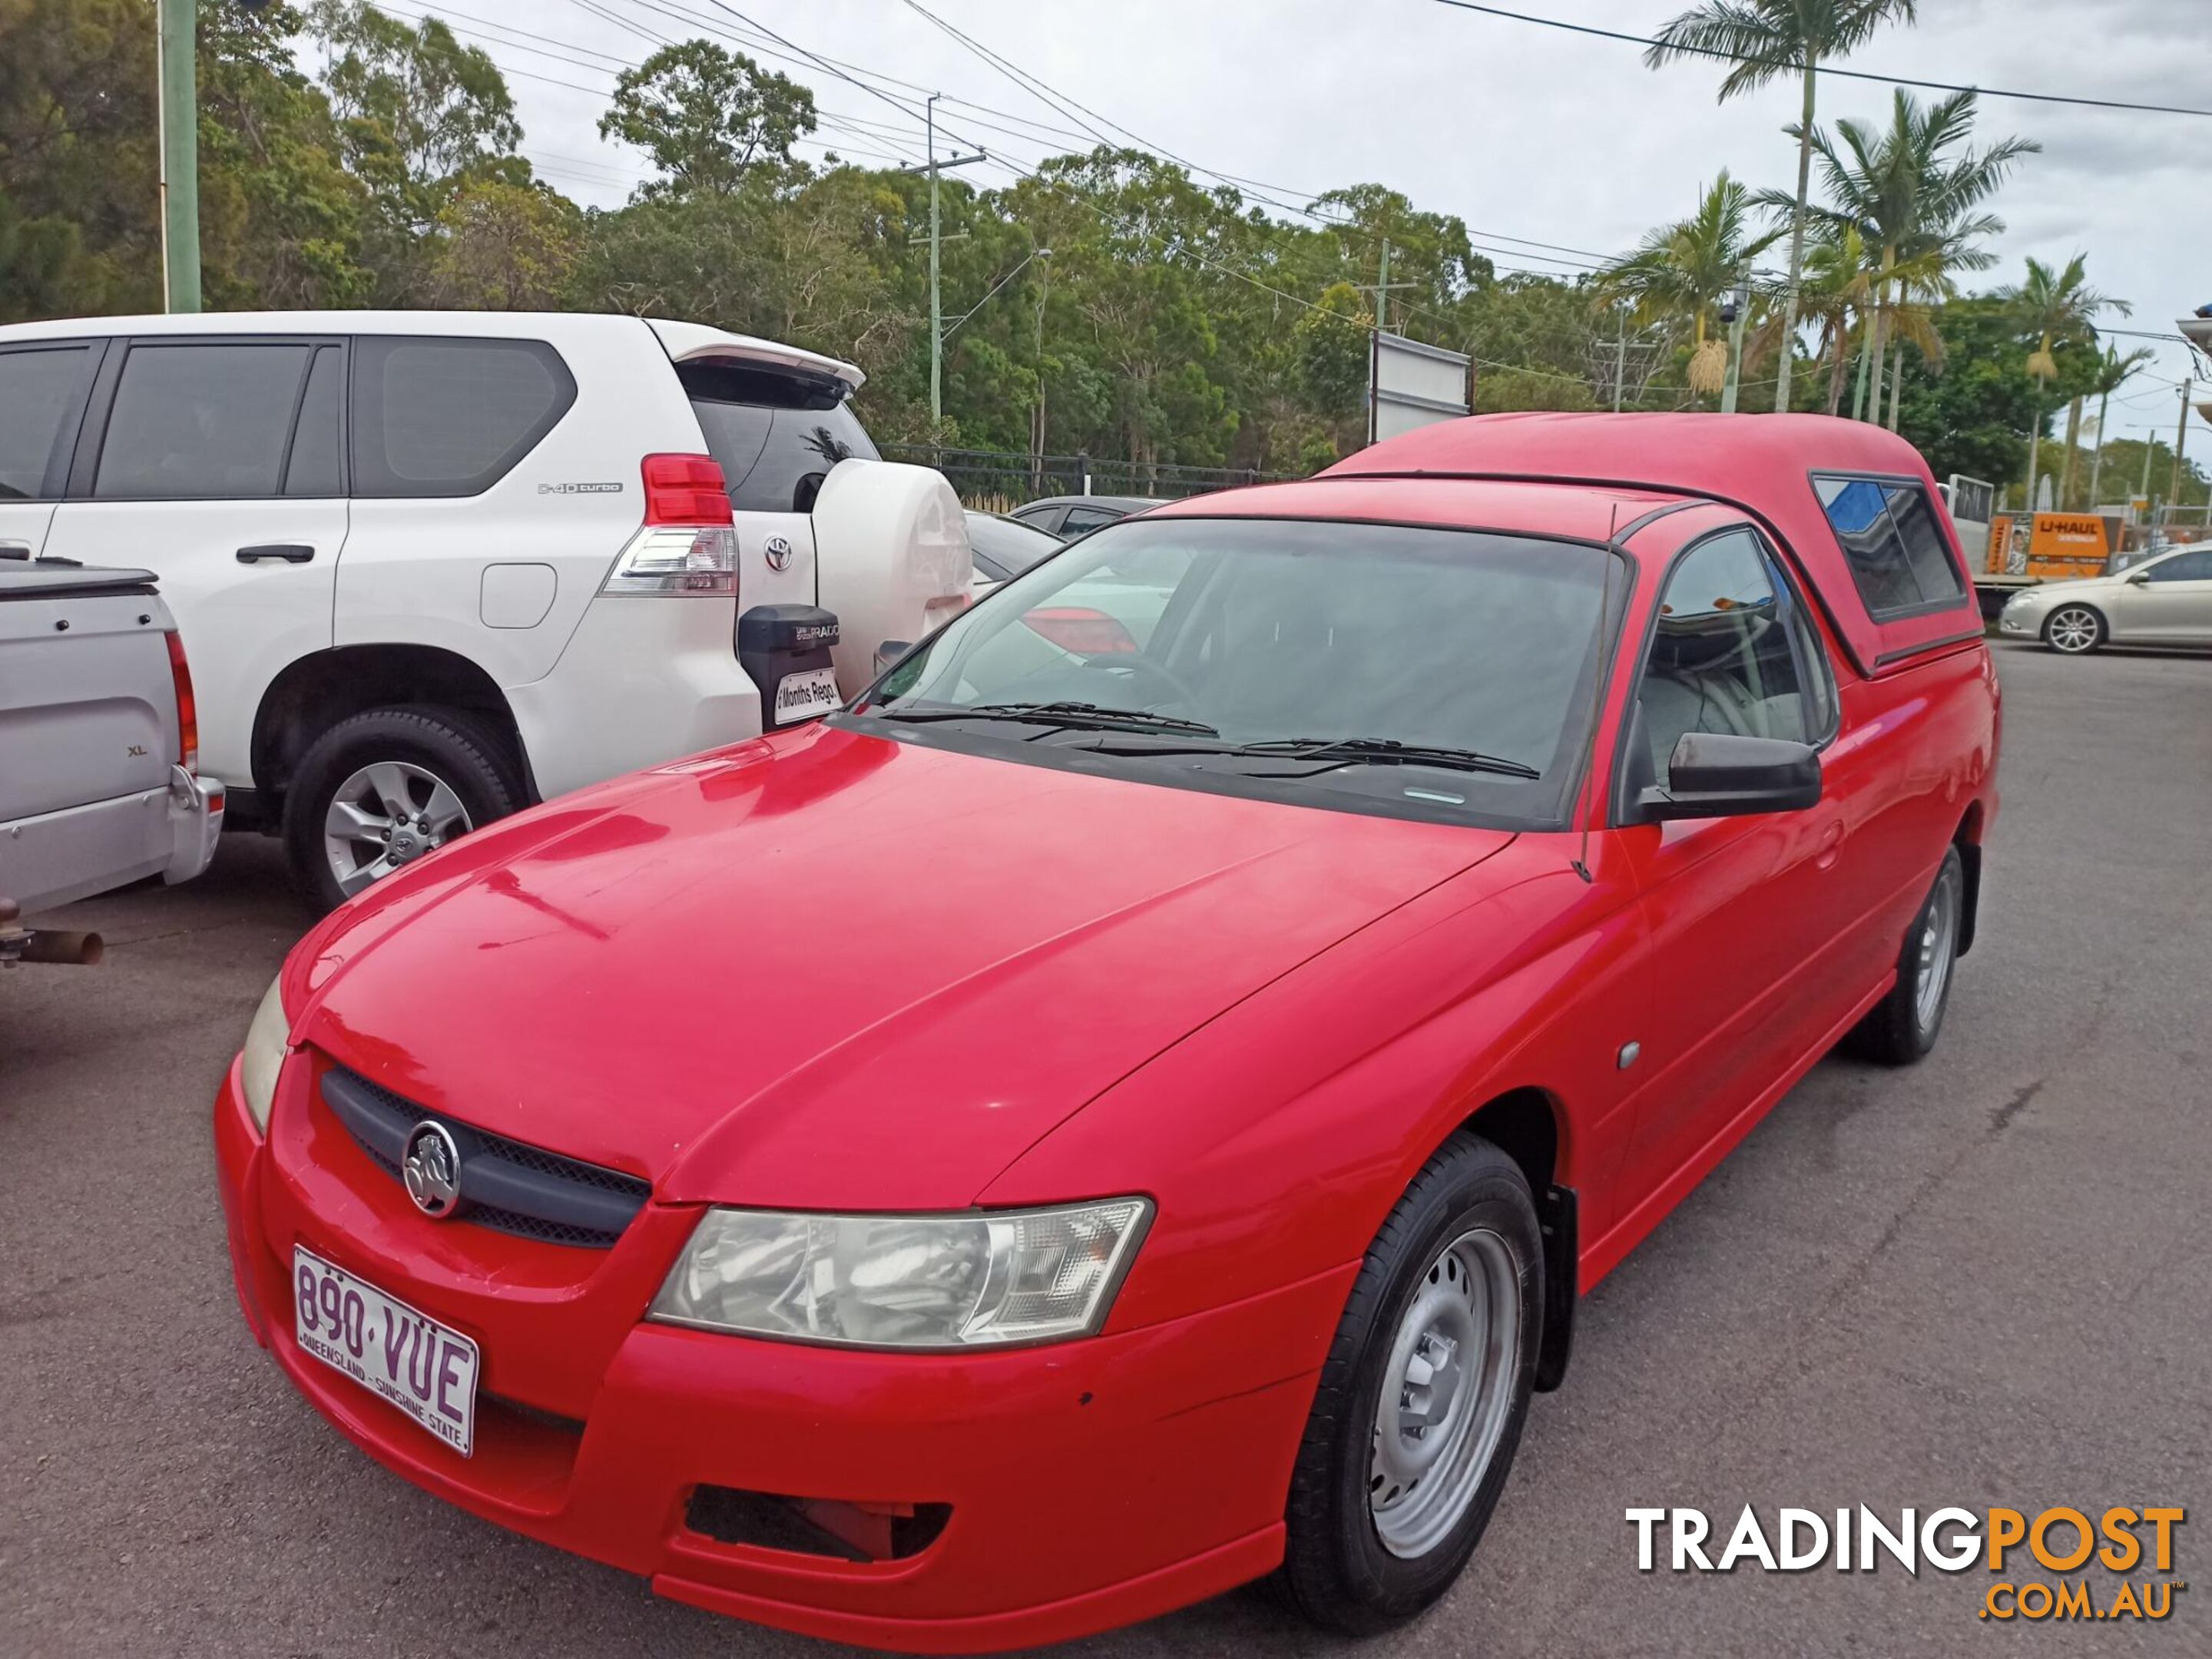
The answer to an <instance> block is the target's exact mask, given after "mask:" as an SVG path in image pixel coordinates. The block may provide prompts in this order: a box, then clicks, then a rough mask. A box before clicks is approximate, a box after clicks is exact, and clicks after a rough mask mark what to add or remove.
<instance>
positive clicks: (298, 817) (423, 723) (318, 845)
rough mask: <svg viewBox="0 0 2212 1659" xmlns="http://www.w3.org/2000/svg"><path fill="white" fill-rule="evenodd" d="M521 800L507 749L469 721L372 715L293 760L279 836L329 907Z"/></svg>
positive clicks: (450, 714) (424, 713)
mask: <svg viewBox="0 0 2212 1659" xmlns="http://www.w3.org/2000/svg"><path fill="white" fill-rule="evenodd" d="M521 801H522V790H521V787H520V784H519V783H518V782H517V781H515V778H514V768H513V763H512V761H511V760H510V759H509V758H508V756H507V751H506V747H505V745H504V744H501V741H500V740H499V738H498V737H497V736H496V735H495V733H493V732H491V731H490V730H489V728H487V727H485V726H483V725H481V724H480V723H479V722H477V720H473V719H472V718H471V717H470V716H469V715H467V714H463V713H461V712H460V711H459V710H458V709H452V708H425V707H406V708H372V709H370V710H369V711H368V713H366V714H356V715H354V716H353V717H352V718H351V719H349V720H340V721H339V722H338V723H337V725H336V726H332V727H331V729H330V730H329V731H327V732H325V733H323V735H322V736H321V737H320V738H318V739H317V740H316V741H315V743H314V744H313V746H312V747H311V748H309V749H308V750H307V754H306V755H305V756H304V757H301V762H300V768H299V772H298V774H297V775H296V776H295V778H294V779H293V781H292V787H291V788H290V790H289V792H287V794H286V797H285V803H284V839H285V842H286V845H287V848H288V849H289V852H290V854H291V855H292V867H293V869H294V870H295V872H297V874H298V876H299V878H300V882H301V886H302V887H303V888H304V889H305V890H306V892H307V896H308V898H309V899H310V900H311V901H312V902H313V903H314V904H315V906H316V907H317V908H319V909H324V910H328V909H331V908H334V907H336V906H337V905H340V904H343V902H345V901H346V900H348V899H349V898H351V897H352V896H354V895H355V894H356V893H359V892H362V890H365V889H367V888H368V887H369V886H370V885H371V884H374V883H375V882H377V881H380V880H381V879H382V878H384V877H386V876H388V875H390V874H391V873H392V872H393V871H395V870H398V869H402V868H404V867H405V866H407V865H409V864H411V863H413V862H414V861H415V860H416V859H418V858H420V857H422V854H425V853H429V852H434V851H435V850H436V849H437V848H441V847H443V846H444V845H446V843H447V842H450V841H453V840H454V839H455V838H457V837H459V836H465V835H466V834H467V833H468V832H469V831H470V830H471V829H479V828H481V827H482V826H483V825H484V824H486V823H490V822H491V821H492V820H493V819H494V818H500V817H506V816H507V814H508V813H509V812H512V811H514V810H515V808H516V807H517V806H518V805H520V804H521Z"/></svg>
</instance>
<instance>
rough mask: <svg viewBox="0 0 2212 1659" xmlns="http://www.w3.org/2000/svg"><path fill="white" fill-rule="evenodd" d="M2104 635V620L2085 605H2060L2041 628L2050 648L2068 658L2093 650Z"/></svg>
mask: <svg viewBox="0 0 2212 1659" xmlns="http://www.w3.org/2000/svg"><path fill="white" fill-rule="evenodd" d="M2104 635H2105V623H2104V619H2103V618H2102V617H2099V616H2098V615H2097V613H2096V612H2095V611H2092V610H2090V609H2089V607H2088V606H2087V605H2061V606H2060V607H2059V608H2058V609H2057V610H2056V611H2052V612H2051V620H2050V621H2049V622H2047V623H2045V624H2044V626H2043V637H2044V639H2045V641H2047V642H2048V643H2049V645H2050V647H2051V649H2052V650H2053V651H2063V652H2064V653H2066V654H2067V655H2068V656H2069V657H2071V656H2079V655H2080V654H2081V653H2082V652H2084V651H2093V650H2094V649H2095V648H2096V647H2097V643H2098V641H2100V640H2101V639H2102V638H2103V637H2104Z"/></svg>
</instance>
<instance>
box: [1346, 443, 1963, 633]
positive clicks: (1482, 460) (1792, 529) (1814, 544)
mask: <svg viewBox="0 0 2212 1659" xmlns="http://www.w3.org/2000/svg"><path fill="white" fill-rule="evenodd" d="M1814 473H1840V474H1845V475H1852V476H1857V477H1869V478H1880V479H1886V480H1892V481H1896V482H1909V483H1917V484H1919V485H1921V486H1922V487H1923V489H1926V490H1927V491H1928V494H1929V498H1930V500H1931V501H1933V502H1936V503H1937V505H1938V507H1939V509H1940V501H1941V498H1940V496H1939V495H1937V492H1936V480H1935V477H1934V476H1933V475H1932V474H1930V473H1929V471H1928V463H1927V462H1925V461H1924V460H1923V459H1921V458H1920V452H1919V451H1918V450H1917V449H1915V448H1914V447H1912V446H1911V444H1909V443H1907V442H1905V440H1904V439H1902V438H1900V437H1899V436H1898V435H1896V434H1895V433H1893V432H1887V431H1884V430H1883V429H1882V428H1880V427H1877V426H1872V425H1869V424H1868V423H1867V422H1863V421H1843V420H1835V419H1832V418H1830V417H1829V416H1825V415H1583V414H1556V413H1547V412H1530V413H1526V414H1510V415H1475V416H1469V417H1468V419H1466V420H1462V421H1442V422H1437V424H1436V425H1434V426H1426V427H1423V428H1420V429H1419V431H1415V432H1408V433H1407V434H1405V435H1403V436H1402V437H1397V438H1391V439H1389V440H1386V441H1384V442H1382V443H1379V444H1375V445H1371V446H1370V447H1368V448H1365V449H1363V450H1361V451H1360V452H1359V453H1358V454H1356V455H1352V456H1350V457H1348V458H1346V459H1344V460H1341V461H1339V462H1338V463H1337V464H1336V465H1334V466H1333V467H1330V468H1329V469H1328V471H1326V472H1324V473H1323V474H1322V477H1363V476H1365V477H1462V478H1467V477H1475V478H1525V479H1535V480H1542V481H1546V482H1553V483H1595V484H1613V485H1626V486H1630V487H1633V488H1636V489H1653V490H1664V491H1668V492H1672V493H1675V494H1680V495H1702V496H1705V497H1707V498H1709V499H1711V500H1713V501H1723V502H1726V503H1727V504H1728V505H1729V506H1731V507H1741V509H1742V510H1743V511H1745V512H1746V513H1750V514H1751V515H1752V516H1753V517H1754V518H1756V519H1757V520H1759V522H1760V523H1761V524H1763V525H1764V526H1765V527H1766V529H1767V531H1768V532H1770V533H1771V535H1772V536H1773V537H1774V538H1775V539H1776V540H1778V542H1780V543H1781V544H1782V545H1783V546H1784V548H1785V549H1786V550H1788V551H1789V552H1790V554H1791V556H1794V557H1795V558H1796V561H1797V563H1798V564H1799V566H1800V567H1801V568H1802V569H1803V570H1804V571H1805V573H1806V574H1807V575H1808V577H1810V578H1811V580H1812V581H1813V583H1814V586H1816V587H1817V588H1818V589H1819V590H1820V592H1819V595H1818V597H1819V598H1820V600H1821V602H1822V604H1823V606H1824V608H1825V609H1826V611H1827V613H1828V615H1829V617H1830V618H1831V619H1832V621H1833V622H1834V623H1835V624H1836V629H1837V631H1838V633H1839V634H1840V635H1842V637H1843V642H1844V647H1845V648H1846V649H1848V650H1849V651H1850V653H1851V658H1852V660H1853V661H1854V662H1855V663H1856V664H1857V666H1858V669H1859V671H1860V672H1862V673H1865V674H1874V673H1880V672H1884V671H1888V670H1891V669H1893V668H1895V667H1897V666H1899V665H1900V664H1901V663H1903V662H1904V661H1905V660H1906V659H1909V658H1911V657H1913V656H1917V654H1918V653H1921V652H1922V651H1925V650H1929V649H1932V648H1934V647H1937V646H1940V645H1949V644H1955V643H1957V642H1958V641H1960V640H1964V639H1972V638H1978V637H1979V635H1980V634H1981V631H1982V627H1981V612H1980V610H1979V608H1978V605H1977V604H1976V601H1975V599H1974V589H1973V584H1972V580H1971V579H1970V578H1969V577H1968V576H1967V574H1966V572H1967V570H1968V569H1969V568H1970V567H1969V566H1968V565H1967V563H1966V560H1965V559H1964V558H1963V557H1962V556H1960V550H1959V538H1958V532H1956V531H1954V529H1953V528H1952V526H1951V515H1950V514H1949V513H1946V512H1943V511H1941V510H1938V511H1937V512H1936V514H1935V517H1936V523H1937V524H1938V525H1939V526H1941V528H1942V536H1943V541H1944V545H1945V546H1946V548H1948V550H1949V552H1950V556H1951V559H1952V561H1953V562H1954V564H1955V565H1956V566H1957V567H1958V570H1959V574H1960V580H1959V597H1958V599H1957V602H1956V603H1955V604H1953V603H1945V602H1939V603H1937V604H1935V605H1926V606H1920V607H1916V608H1915V609H1914V610H1912V611H1909V612H1906V613H1905V614H1903V615H1892V616H1887V617H1883V618H1882V619H1881V621H1879V622H1877V621H1876V620H1875V618H1874V617H1871V616H1869V614H1868V612H1867V607H1866V604H1865V601H1864V600H1863V599H1862V598H1861V597H1860V593H1859V589H1858V586H1857V583H1856V582H1855V581H1854V580H1852V577H1851V572H1850V562H1849V561H1848V559H1847V558H1846V556H1845V555H1844V546H1843V544H1842V543H1841V542H1840V541H1838V539H1837V537H1836V532H1835V531H1834V530H1833V528H1832V527H1831V526H1830V525H1829V522H1828V517H1827V514H1826V512H1825V511H1824V510H1823V509H1822V507H1821V505H1820V497H1819V496H1818V495H1814V489H1813V475H1814Z"/></svg>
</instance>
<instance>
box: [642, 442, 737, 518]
mask: <svg viewBox="0 0 2212 1659" xmlns="http://www.w3.org/2000/svg"><path fill="white" fill-rule="evenodd" d="M644 471H645V521H646V523H647V524H682V525H706V524H728V523H730V522H731V513H730V491H729V484H728V483H727V481H726V480H725V479H724V478H723V477H722V469H721V466H720V464H719V463H718V462H716V461H715V460H714V459H713V458H712V457H710V456H706V455H648V456H647V457H646V458H645V468H644Z"/></svg>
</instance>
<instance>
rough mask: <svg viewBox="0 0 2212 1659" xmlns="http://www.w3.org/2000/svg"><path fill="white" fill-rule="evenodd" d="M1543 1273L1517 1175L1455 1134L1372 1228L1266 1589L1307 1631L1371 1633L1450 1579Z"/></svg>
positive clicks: (1490, 1473) (1529, 1348)
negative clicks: (1278, 1562)
mask: <svg viewBox="0 0 2212 1659" xmlns="http://www.w3.org/2000/svg"><path fill="white" fill-rule="evenodd" d="M1543 1274H1544V1267H1543V1255H1542V1249H1541V1236H1540V1233H1539V1230H1538V1226H1537V1221H1536V1206H1535V1202H1534V1199H1533V1198H1532V1197H1531V1195H1530V1194H1529V1191H1528V1182H1527V1180H1526V1179H1525V1178H1524V1177H1523V1176H1522V1173H1521V1170H1520V1167H1519V1166H1518V1165H1517V1164H1515V1163H1514V1162H1513V1160H1512V1159H1511V1158H1508V1157H1507V1156H1506V1155H1505V1154H1504V1152H1500V1151H1499V1150H1498V1148H1497V1147H1496V1146H1492V1145H1491V1144H1490V1143H1489V1142H1488V1141H1486V1140H1480V1139H1476V1138H1475V1137H1474V1136H1473V1135H1469V1134H1459V1135H1455V1136H1454V1137H1453V1138H1452V1139H1450V1140H1449V1141H1447V1142H1445V1143H1444V1145H1443V1148H1442V1149H1441V1150H1439V1151H1438V1152H1437V1154H1436V1156H1435V1157H1433V1158H1431V1159H1430V1160H1429V1162H1428V1164H1426V1166H1425V1167H1424V1168H1423V1170H1421V1173H1420V1174H1419V1176H1417V1177H1416V1178H1415V1180H1414V1182H1413V1185H1412V1186H1411V1187H1410V1188H1407V1192H1406V1195H1405V1197H1404V1198H1402V1199H1401V1200H1399V1203H1398V1206H1397V1207H1396V1208H1395V1210H1393V1211H1392V1212H1390V1218H1389V1220H1388V1221H1386V1222H1384V1223H1383V1231H1381V1233H1379V1234H1378V1235H1377V1236H1376V1240H1375V1243H1374V1244H1373V1245H1372V1246H1371V1247H1370V1249H1369V1250H1368V1253H1367V1260H1366V1261H1365V1263H1364V1265H1363V1266H1362V1267H1361V1269H1360V1273H1359V1277H1358V1279H1357V1281H1355V1283H1354V1284H1353V1286H1352V1296H1351V1298H1350V1300H1349V1301H1348V1302H1347V1304H1346V1307H1345V1310H1344V1316H1343V1317H1342V1319H1341V1320H1340V1321H1339V1322H1338V1325H1337V1331H1336V1338H1335V1340H1334V1344H1333V1345H1332V1346H1331V1347H1330V1350H1329V1354H1328V1359H1327V1361H1326V1362H1325V1363H1324V1364H1323V1365H1322V1377H1321V1384H1320V1387H1319V1389H1317V1390H1316V1394H1315V1397H1314V1405H1313V1412H1312V1414H1311V1416H1310V1418H1309V1419H1308V1421H1307V1425H1306V1432H1305V1438H1304V1441H1303V1443H1301V1444H1300V1446H1299V1449H1298V1457H1297V1465H1296V1467H1295V1469H1294V1471H1293V1473H1292V1474H1291V1497H1290V1504H1289V1506H1288V1509H1287V1511H1286V1513H1285V1522H1286V1523H1287V1530H1288V1537H1287V1540H1286V1541H1285V1548H1284V1558H1283V1566H1282V1571H1281V1573H1280V1575H1279V1581H1278V1582H1279V1586H1280V1589H1281V1590H1282V1592H1283V1595H1284V1597H1285V1600H1286V1601H1288V1602H1289V1603H1290V1605H1291V1607H1292V1608H1293V1609H1294V1610H1296V1611H1297V1612H1298V1613H1301V1614H1303V1615H1304V1617H1305V1618H1306V1619H1307V1620H1310V1622H1312V1623H1314V1624H1316V1625H1318V1626H1322V1628H1323V1629H1325V1630H1331V1631H1335V1632H1340V1633H1342V1634H1345V1635H1349V1636H1364V1635H1371V1634H1374V1633H1375V1632H1379V1631H1383V1630H1387V1629H1389V1627H1390V1626H1393V1625H1396V1624H1399V1623H1401V1622H1402V1621H1403V1620H1407V1619H1410V1618H1412V1617H1413V1615H1414V1614H1416V1613H1419V1612H1421V1611H1422V1610H1423V1609H1424V1608H1425V1607H1428V1606H1429V1605H1430V1604H1431V1602H1433V1601H1436V1600H1437V1598H1438V1597H1439V1596H1441V1595H1443V1593H1444V1592H1445V1591H1446V1590H1448V1589H1450V1588H1451V1585H1452V1583H1453V1581H1454V1580H1455V1579H1456V1578H1457V1577H1459V1574H1460V1571H1461V1569H1462V1568H1463V1567H1464V1566H1465V1565H1467V1561H1468V1557H1469V1556H1470V1555H1472V1554H1473V1553H1474V1547H1475V1545H1476V1543H1477V1542H1478V1541H1480V1539H1481V1537H1482V1532H1483V1528H1485V1527H1486V1526H1487V1525H1488V1524H1489V1521H1490V1515H1491V1511H1492V1510H1493V1509H1495V1508H1496V1507H1497V1504H1498V1494H1499V1493H1500V1492H1502V1491H1503V1490H1504V1486H1505V1477H1506V1474H1507V1472H1508V1471H1509V1470H1510V1468H1511V1467H1512V1463H1513V1454H1514V1450H1515V1449H1516V1447H1517V1446H1518V1445H1519V1444H1520V1441H1521V1428H1522V1423H1523V1422H1524V1421H1525V1420H1526V1419H1527V1416H1528V1396H1529V1393H1530V1389H1531V1388H1532V1386H1533V1384H1534V1379H1535V1370H1536V1353H1537V1350H1538V1348H1539V1347H1540V1346H1541V1341H1542V1336H1543V1330H1542V1324H1543V1314H1542V1309H1543V1288H1544V1285H1543Z"/></svg>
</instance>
